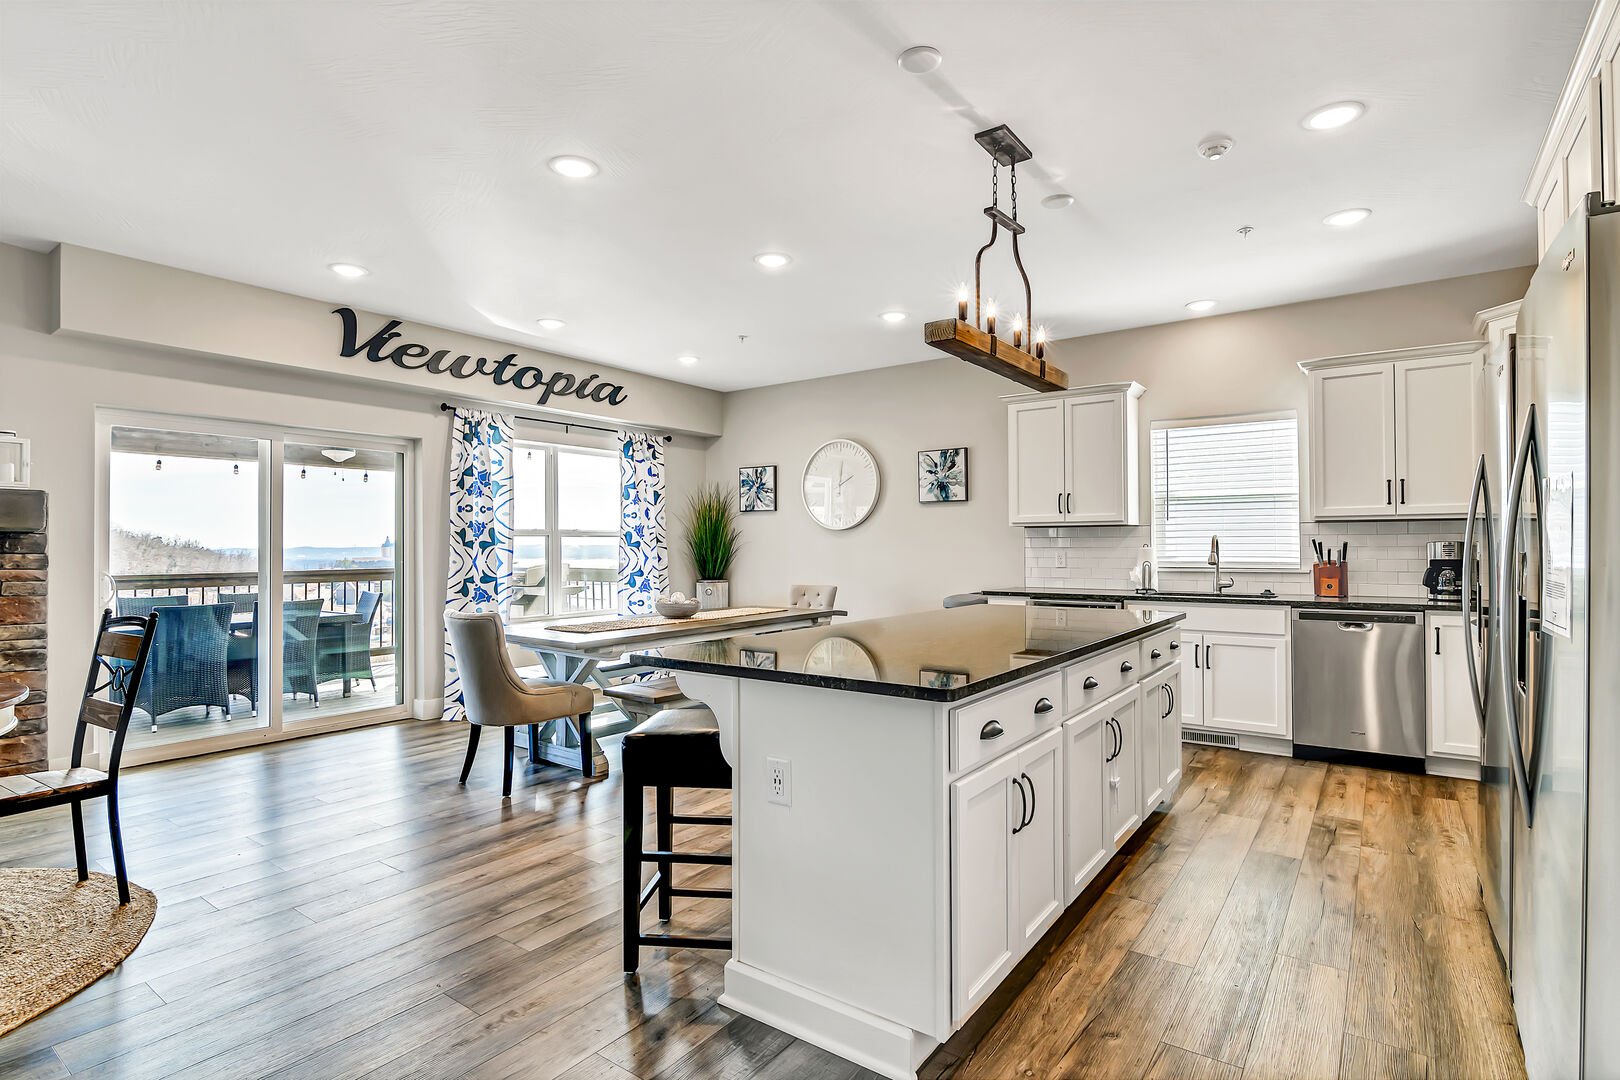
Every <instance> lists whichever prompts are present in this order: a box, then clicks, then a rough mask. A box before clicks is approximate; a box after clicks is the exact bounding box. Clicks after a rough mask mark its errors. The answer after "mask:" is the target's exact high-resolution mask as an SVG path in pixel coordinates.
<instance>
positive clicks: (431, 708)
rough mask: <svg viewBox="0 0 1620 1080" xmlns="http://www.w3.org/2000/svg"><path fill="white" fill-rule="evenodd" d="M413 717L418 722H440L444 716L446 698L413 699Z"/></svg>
mask: <svg viewBox="0 0 1620 1080" xmlns="http://www.w3.org/2000/svg"><path fill="white" fill-rule="evenodd" d="M411 715H412V716H414V717H416V718H417V719H418V720H438V719H441V718H443V716H444V698H442V697H429V698H420V697H419V698H412V699H411Z"/></svg>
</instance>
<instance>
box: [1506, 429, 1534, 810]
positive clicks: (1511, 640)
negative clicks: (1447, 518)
mask: <svg viewBox="0 0 1620 1080" xmlns="http://www.w3.org/2000/svg"><path fill="white" fill-rule="evenodd" d="M1537 440H1538V435H1537V431H1536V407H1535V404H1534V403H1532V404H1531V405H1530V410H1529V413H1528V414H1527V415H1526V417H1525V421H1524V430H1523V432H1521V433H1520V435H1519V447H1518V450H1517V452H1515V453H1514V455H1513V480H1512V482H1511V483H1510V484H1509V485H1508V494H1507V502H1505V503H1504V504H1503V507H1502V521H1503V527H1504V528H1505V529H1506V530H1507V535H1506V536H1504V537H1503V538H1502V565H1501V566H1500V567H1499V568H1498V570H1497V581H1498V587H1497V590H1496V606H1497V610H1499V611H1503V612H1505V611H1507V610H1508V609H1509V607H1510V606H1511V607H1512V608H1514V609H1515V610H1516V609H1517V608H1518V606H1519V605H1518V603H1517V597H1518V595H1519V591H1518V588H1519V583H1518V582H1516V581H1515V580H1514V577H1515V575H1514V571H1513V566H1514V562H1515V560H1514V557H1513V556H1514V552H1515V551H1516V550H1517V548H1518V543H1519V508H1520V503H1521V502H1522V501H1523V499H1524V481H1525V476H1526V473H1527V471H1528V467H1529V465H1530V462H1531V461H1532V460H1534V462H1535V472H1536V479H1537V488H1536V490H1537V493H1538V498H1539V493H1540V490H1541V489H1540V474H1541V451H1540V449H1539V447H1538V446H1537ZM1541 517H1542V515H1541V513H1540V512H1539V507H1538V512H1537V514H1536V521H1537V530H1538V535H1537V538H1536V539H1537V544H1538V546H1539V544H1540V539H1541V538H1540V535H1539V529H1540V525H1541ZM1510 597H1512V598H1514V599H1513V600H1511V601H1510V599H1509V598H1510ZM1525 617H1526V618H1528V615H1526V616H1525ZM1501 621H1502V620H1498V622H1499V623H1500V622H1501ZM1518 638H1519V634H1518V633H1517V632H1515V633H1509V632H1508V630H1507V627H1505V626H1501V625H1498V626H1497V627H1496V648H1497V656H1496V662H1497V663H1498V664H1499V665H1500V666H1501V671H1502V690H1503V693H1502V696H1503V698H1504V699H1506V700H1505V702H1504V704H1505V705H1506V707H1507V720H1508V735H1509V737H1508V743H1509V745H1510V747H1511V749H1512V754H1511V756H1512V758H1513V778H1514V780H1515V781H1516V784H1515V786H1516V787H1517V788H1518V790H1519V804H1520V806H1521V807H1523V809H1524V823H1525V826H1526V827H1527V828H1533V827H1534V824H1535V792H1534V790H1533V789H1532V788H1531V786H1530V772H1529V769H1528V768H1527V767H1526V765H1525V759H1524V738H1523V735H1522V734H1521V732H1522V730H1523V728H1522V726H1521V720H1522V718H1521V716H1520V709H1519V688H1518V685H1517V684H1518V679H1517V675H1516V673H1517V671H1518V670H1519V657H1517V656H1515V655H1514V654H1513V648H1514V645H1515V643H1516V642H1517V641H1518ZM1545 653H1546V650H1545V649H1537V650H1536V654H1537V666H1538V667H1539V666H1540V658H1541V657H1543V656H1544V655H1545ZM1531 677H1532V678H1535V675H1532V676H1531ZM1541 683H1542V680H1541V679H1539V678H1537V679H1536V684H1537V689H1538V691H1539V688H1540V686H1541ZM1537 704H1538V703H1537V702H1534V701H1533V702H1531V711H1532V713H1534V711H1535V709H1536V705H1537ZM1530 719H1531V722H1532V723H1534V721H1535V716H1534V715H1532V716H1531V718H1530Z"/></svg>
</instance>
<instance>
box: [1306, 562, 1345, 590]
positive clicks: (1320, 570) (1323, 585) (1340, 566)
mask: <svg viewBox="0 0 1620 1080" xmlns="http://www.w3.org/2000/svg"><path fill="white" fill-rule="evenodd" d="M1311 583H1312V584H1313V585H1314V586H1315V587H1316V595H1317V596H1348V595H1349V592H1350V587H1349V582H1348V581H1347V580H1346V578H1345V572H1344V563H1317V564H1316V565H1315V566H1313V567H1311Z"/></svg>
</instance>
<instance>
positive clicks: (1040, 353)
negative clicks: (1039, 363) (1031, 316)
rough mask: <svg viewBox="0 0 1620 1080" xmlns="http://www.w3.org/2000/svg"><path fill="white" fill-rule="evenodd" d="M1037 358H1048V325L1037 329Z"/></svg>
mask: <svg viewBox="0 0 1620 1080" xmlns="http://www.w3.org/2000/svg"><path fill="white" fill-rule="evenodd" d="M1035 359H1037V360H1045V359H1046V327H1044V326H1042V327H1039V328H1038V329H1036V331H1035Z"/></svg>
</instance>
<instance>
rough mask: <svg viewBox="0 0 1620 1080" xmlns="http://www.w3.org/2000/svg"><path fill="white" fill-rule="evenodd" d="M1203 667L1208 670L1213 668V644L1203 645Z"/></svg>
mask: <svg viewBox="0 0 1620 1080" xmlns="http://www.w3.org/2000/svg"><path fill="white" fill-rule="evenodd" d="M1204 667H1205V669H1206V670H1209V671H1214V670H1215V646H1213V645H1205V646H1204Z"/></svg>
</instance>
